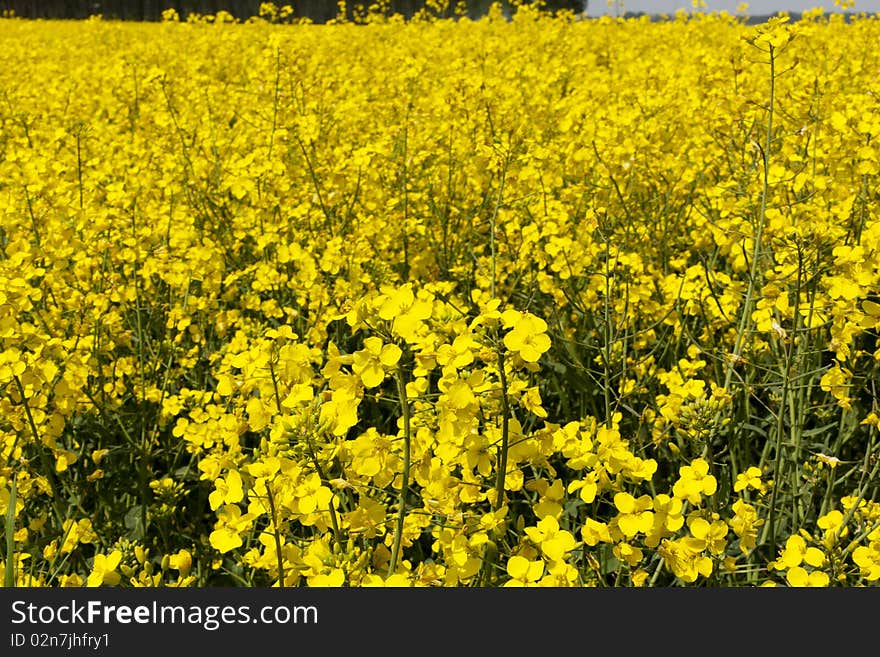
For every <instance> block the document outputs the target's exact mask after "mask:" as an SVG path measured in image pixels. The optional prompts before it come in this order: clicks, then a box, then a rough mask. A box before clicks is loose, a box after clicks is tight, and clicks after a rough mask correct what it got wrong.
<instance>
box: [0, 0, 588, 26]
mask: <svg viewBox="0 0 880 657" xmlns="http://www.w3.org/2000/svg"><path fill="white" fill-rule="evenodd" d="M490 3H491V0H477V1H476V2H474V1H473V0H472V1H471V2H467V5H468V7H469V13H470V15H471V16H472V17H477V16H479V15H482V14H483V13H485V11H486V10H487V8H488V6H489V5H490ZM260 4H261V0H0V10H2V11H10V10H11V11H13V12H15V15H16V16H19V17H22V18H74V19H82V18H88V17H89V16H92V15H95V14H101V15H102V16H103V17H104V18H106V19H119V20H133V21H155V20H158V19H159V17H160V16H161V13H162V11H164V10H165V9H170V8H173V9H176V10H177V12H178V13H179V14H180V17H181V19H183V20H185V19H186V17H187V16H188V15H189V14H191V13H197V14H202V15H204V14H216V13H217V12H218V11H221V10H223V11H228V12H229V13H230V14H232V15H233V16H235V17H236V18H238V19H242V20H244V19H247V18H250V17H251V16H256V15H258V13H259V9H260ZM275 4H276V5H277V6H278V7H281V6H283V5H285V4H287V5H290V6H291V7H292V8H293V10H294V15H295V16H298V17H301V18H309V19H311V20H312V21H314V22H316V23H323V22H325V21H328V20H330V19H332V18H334V17H336V15H337V13H338V10H337V0H289V1H287V2H285V1H284V0H277V1H276V2H275ZM357 4H362V5H369V4H370V1H369V0H360V1H359V0H348V2H347V5H348V9H349V12H351V11H352V10H353V8H354V7H355V6H356V5H357ZM450 4H451V5H454V4H455V3H454V2H453V3H450ZM502 4H503V3H502ZM423 6H424V0H390V2H389V8H390V13H392V14H394V13H397V14H401V15H403V16H406V17H410V16H412V15H413V14H414V13H415V12H417V11H418V10H419V9H421V8H422V7H423ZM546 7H547V8H548V9H551V10H559V9H570V10H572V11H574V12H578V13H579V12H581V11H583V9H584V2H583V1H582V0H547V2H546ZM450 14H451V11H450Z"/></svg>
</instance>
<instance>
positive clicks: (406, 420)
mask: <svg viewBox="0 0 880 657" xmlns="http://www.w3.org/2000/svg"><path fill="white" fill-rule="evenodd" d="M395 378H396V379H397V393H398V397H399V399H400V412H401V414H402V415H403V476H402V480H401V482H400V495H399V496H398V498H397V525H396V526H395V528H394V541H393V543H392V545H391V561H390V562H389V564H388V574H389V575H393V574H394V572H395V571H396V570H397V561H398V559H399V558H400V542H401V539H402V537H403V521H404V518H405V517H406V489H407V488H408V487H409V468H410V447H411V434H410V431H411V428H410V415H409V400H408V399H407V398H406V382H405V380H404V376H403V365H401V364H400V363H398V365H397V374H396V377H395Z"/></svg>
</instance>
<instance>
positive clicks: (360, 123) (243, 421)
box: [0, 6, 880, 587]
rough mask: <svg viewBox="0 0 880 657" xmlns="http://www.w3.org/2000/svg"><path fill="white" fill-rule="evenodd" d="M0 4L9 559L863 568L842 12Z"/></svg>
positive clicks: (867, 385)
mask: <svg viewBox="0 0 880 657" xmlns="http://www.w3.org/2000/svg"><path fill="white" fill-rule="evenodd" d="M270 9H272V8H271V7H269V8H268V9H267V10H266V12H264V16H263V18H261V19H259V20H251V21H248V22H245V23H238V24H232V22H231V21H230V17H229V16H227V15H225V14H219V15H218V16H215V17H204V18H202V19H197V18H196V19H194V20H190V21H187V22H181V21H179V20H177V19H176V18H177V17H176V16H175V15H174V14H173V12H167V13H166V19H167V20H166V21H165V22H164V23H162V24H123V23H114V22H109V21H102V20H98V19H95V20H89V21H86V22H46V21H37V22H28V21H21V20H15V19H7V20H3V21H0V120H2V131H0V340H2V343H0V513H2V514H4V517H5V529H4V532H3V533H4V540H3V542H2V544H0V556H2V557H3V560H2V564H3V572H4V574H5V583H6V585H7V586H12V585H18V586H101V585H118V586H279V585H281V586H300V585H308V586H328V585H329V586H383V585H388V586H411V585H416V586H493V587H494V586H520V585H530V586H531V585H549V586H692V587H697V586H772V585H779V586H829V585H835V586H840V585H844V586H870V585H876V584H877V582H878V580H880V500H878V499H877V498H878V492H880V491H878V470H880V458H878V449H880V438H878V424H880V419H878V396H877V395H878V392H877V381H878V363H880V350H878V344H877V326H878V324H880V299H878V294H880V268H878V250H880V217H878V209H880V198H878V188H877V183H878V173H880V148H878V145H877V140H878V135H880V86H878V80H880V51H878V50H877V49H876V48H872V47H871V44H876V43H878V42H880V24H878V21H877V19H876V18H875V17H870V16H861V17H859V18H857V19H855V20H853V21H851V22H845V21H844V20H843V19H842V18H841V17H840V16H839V15H838V16H823V15H822V14H821V12H818V11H815V12H809V13H808V14H807V15H806V17H805V20H803V21H800V22H798V23H790V22H787V21H786V20H785V18H784V17H779V18H775V19H773V20H771V21H770V22H768V23H766V24H763V25H760V26H757V27H747V26H745V25H744V24H743V21H742V20H740V19H737V18H735V17H732V16H729V15H725V14H720V15H719V14H705V15H704V14H696V15H693V16H691V17H688V16H685V15H680V16H678V17H676V18H674V19H672V20H670V21H666V22H655V23H651V22H649V21H647V20H642V19H626V20H625V19H616V18H602V19H598V20H575V19H574V17H572V16H570V15H559V16H551V15H547V14H543V13H540V12H538V11H537V10H535V9H534V8H530V7H528V6H524V7H520V8H519V9H518V10H517V11H516V13H515V15H514V16H513V18H512V20H509V21H508V20H505V19H504V18H503V17H502V16H501V14H500V10H498V9H497V8H496V9H495V10H493V11H492V12H491V13H490V15H489V16H487V17H486V18H483V19H481V20H478V21H472V20H467V19H462V20H458V21H455V20H448V19H442V20H440V19H432V18H431V17H430V15H429V14H427V13H426V14H425V15H424V16H421V17H419V18H417V19H415V20H413V21H409V22H404V21H402V20H398V19H386V18H384V17H382V15H381V14H380V13H375V14H372V15H370V16H365V17H363V20H361V21H357V22H344V21H338V22H336V23H334V24H331V25H322V26H315V25H308V24H285V25H280V24H275V23H276V22H277V21H276V19H278V18H281V17H280V15H278V14H276V13H274V12H273V11H269V10H270Z"/></svg>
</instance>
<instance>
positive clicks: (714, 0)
mask: <svg viewBox="0 0 880 657" xmlns="http://www.w3.org/2000/svg"><path fill="white" fill-rule="evenodd" d="M740 1H741V0H705V2H706V9H705V10H704V11H710V12H712V11H727V12H729V13H731V14H735V13H736V7H737V5H738V4H739V3H740ZM746 1H748V0H746ZM748 4H749V10H748V12H747V13H748V14H750V15H752V16H758V15H767V14H775V13H776V12H778V11H805V10H807V9H812V8H814V7H822V8H824V9H825V11H826V12H829V13H830V12H839V11H841V9H840V8H839V7H836V6H835V5H834V0H751V2H748ZM618 5H619V6H620V9H618ZM691 8H692V7H691V1H690V0H614V2H613V4H612V6H611V7H609V6H608V1H607V0H589V6H588V9H587V14H588V15H590V16H599V15H601V14H611V15H615V14H618V13H619V14H623V13H624V12H626V11H632V12H640V11H642V12H645V13H647V14H670V15H672V14H674V13H675V11H676V10H677V9H687V10H691ZM848 11H850V12H857V13H858V12H865V13H868V14H876V13H880V0H856V4H855V7H853V8H852V9H849V10H848Z"/></svg>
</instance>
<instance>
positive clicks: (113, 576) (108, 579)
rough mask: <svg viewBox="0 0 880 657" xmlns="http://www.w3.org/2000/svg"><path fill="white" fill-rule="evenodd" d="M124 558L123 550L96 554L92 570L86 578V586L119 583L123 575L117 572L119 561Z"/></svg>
mask: <svg viewBox="0 0 880 657" xmlns="http://www.w3.org/2000/svg"><path fill="white" fill-rule="evenodd" d="M121 560H122V552H120V551H119V550H113V552H111V553H110V554H109V555H105V554H96V555H95V561H94V564H93V565H92V572H91V573H89V577H88V579H87V580H86V586H92V587H94V586H101V585H102V584H107V585H109V586H116V585H117V584H119V580H120V579H121V576H120V574H119V573H117V572H116V568H117V567H119V562H120V561H121Z"/></svg>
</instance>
